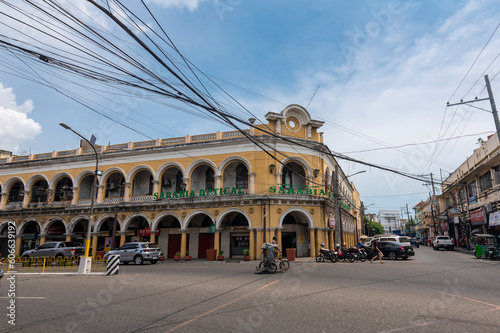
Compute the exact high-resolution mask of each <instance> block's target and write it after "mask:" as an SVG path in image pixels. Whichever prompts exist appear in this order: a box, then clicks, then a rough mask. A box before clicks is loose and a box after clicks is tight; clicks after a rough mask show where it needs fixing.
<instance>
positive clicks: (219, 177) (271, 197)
mask: <svg viewBox="0 0 500 333" xmlns="http://www.w3.org/2000/svg"><path fill="white" fill-rule="evenodd" d="M266 120H267V122H268V123H267V124H264V125H252V126H250V127H249V128H248V129H245V130H244V132H245V133H241V132H240V131H230V132H217V133H210V134H203V135H193V136H190V135H186V136H185V137H178V138H168V139H157V140H151V141H143V142H128V143H124V144H116V145H108V146H96V147H97V152H98V154H97V156H98V169H99V171H102V175H99V176H97V193H96V196H95V200H94V202H95V204H94V205H93V209H92V211H93V227H92V228H91V236H92V254H93V256H96V255H102V254H103V253H104V252H103V251H106V250H109V249H111V247H115V246H116V247H118V246H119V245H122V244H124V243H125V242H129V241H135V240H137V241H152V242H156V243H158V244H159V245H160V247H161V249H162V251H163V252H164V254H165V255H166V256H167V257H172V256H173V255H174V254H175V253H177V252H180V253H181V257H184V255H185V253H186V251H189V255H191V256H192V257H193V258H204V257H206V250H207V249H210V248H214V249H217V250H223V251H224V256H225V257H226V258H227V257H231V258H238V257H242V256H243V250H244V249H249V250H250V256H251V258H252V259H254V258H258V257H259V256H260V252H261V249H260V246H261V244H262V243H263V242H264V241H270V240H271V239H272V237H273V236H275V235H276V236H277V237H278V244H280V245H281V247H282V248H283V249H287V248H290V249H295V250H296V255H297V256H298V257H305V256H315V255H316V252H317V250H318V248H319V244H321V243H325V244H326V246H328V247H331V248H333V247H334V246H335V244H336V243H340V242H342V241H343V242H346V243H347V244H348V245H355V243H356V241H357V239H356V237H357V236H358V235H359V232H360V230H359V229H360V227H361V226H360V222H359V221H358V222H357V221H356V220H357V219H358V218H359V217H360V214H359V211H358V210H359V207H357V206H359V205H360V200H359V193H357V191H356V190H355V188H354V186H353V184H352V183H349V182H348V181H347V180H346V176H345V175H344V174H343V172H342V170H341V169H340V167H339V166H338V164H337V161H336V160H335V158H333V157H332V156H331V154H330V150H329V149H328V147H327V146H326V145H324V144H323V137H322V136H323V133H322V132H319V131H318V130H319V128H320V127H321V126H322V125H323V122H321V121H317V120H313V119H311V116H310V114H309V113H308V112H307V110H306V109H305V108H303V107H301V106H299V105H289V106H288V107H286V108H285V109H284V110H283V111H282V112H280V113H271V112H270V113H268V114H267V115H266ZM250 122H252V120H250ZM244 134H245V135H244ZM68 135H69V133H68ZM247 136H249V137H250V138H252V139H254V140H257V141H258V142H259V145H260V147H258V146H257V145H256V144H255V143H254V142H253V141H254V140H250V138H249V137H247ZM262 148H264V149H265V150H263V149H262ZM95 166H96V154H95V153H94V150H93V149H92V148H91V147H84V146H82V147H80V148H77V149H74V150H68V151H54V152H50V153H43V154H32V155H28V156H6V157H5V158H4V159H3V160H0V187H1V201H0V252H3V253H4V254H5V253H6V251H7V236H8V232H9V231H8V225H9V224H10V225H13V224H15V226H16V231H15V234H16V255H21V254H22V252H23V251H24V250H27V249H30V248H34V247H35V246H37V245H40V244H42V243H44V242H46V241H51V240H73V241H78V242H82V243H83V241H84V239H85V238H86V235H87V228H88V226H89V217H90V211H91V202H92V200H91V198H92V194H91V193H92V187H93V186H94V177H95ZM335 170H337V171H336V172H335ZM337 193H338V194H337Z"/></svg>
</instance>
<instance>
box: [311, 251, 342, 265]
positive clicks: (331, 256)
mask: <svg viewBox="0 0 500 333" xmlns="http://www.w3.org/2000/svg"><path fill="white" fill-rule="evenodd" d="M325 260H330V261H331V262H337V260H339V258H338V256H337V252H335V251H333V250H328V249H319V254H318V255H317V256H316V262H325Z"/></svg>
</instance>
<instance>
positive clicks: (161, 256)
mask: <svg viewBox="0 0 500 333" xmlns="http://www.w3.org/2000/svg"><path fill="white" fill-rule="evenodd" d="M158 259H159V260H160V261H164V260H165V255H164V254H163V251H162V252H160V258H158Z"/></svg>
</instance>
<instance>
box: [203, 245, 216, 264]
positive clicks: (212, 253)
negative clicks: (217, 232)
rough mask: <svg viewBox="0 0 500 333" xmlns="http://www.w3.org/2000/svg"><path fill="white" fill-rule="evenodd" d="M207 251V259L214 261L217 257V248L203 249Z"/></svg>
mask: <svg viewBox="0 0 500 333" xmlns="http://www.w3.org/2000/svg"><path fill="white" fill-rule="evenodd" d="M205 251H206V253H207V261H215V258H216V257H217V250H216V249H214V248H210V249H206V250H205Z"/></svg>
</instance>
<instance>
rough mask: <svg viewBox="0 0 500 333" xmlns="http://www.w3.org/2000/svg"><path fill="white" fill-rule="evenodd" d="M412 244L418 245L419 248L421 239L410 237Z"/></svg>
mask: <svg viewBox="0 0 500 333" xmlns="http://www.w3.org/2000/svg"><path fill="white" fill-rule="evenodd" d="M410 245H411V246H416V247H417V248H418V247H420V241H419V240H418V239H416V238H410Z"/></svg>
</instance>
